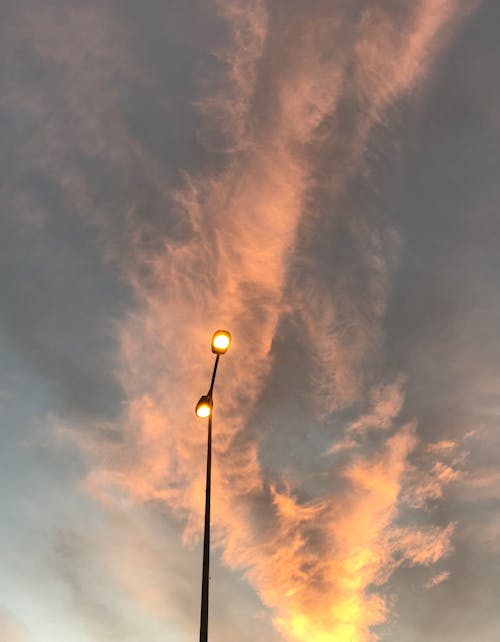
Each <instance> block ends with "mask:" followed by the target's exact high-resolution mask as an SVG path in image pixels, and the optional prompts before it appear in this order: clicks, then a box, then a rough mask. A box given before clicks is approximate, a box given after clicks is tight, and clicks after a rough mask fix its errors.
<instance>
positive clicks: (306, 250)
mask: <svg viewBox="0 0 500 642" xmlns="http://www.w3.org/2000/svg"><path fill="white" fill-rule="evenodd" d="M207 11H211V12H213V14H214V15H215V16H216V22H217V28H218V29H219V30H220V31H221V33H222V35H219V39H218V41H217V45H214V44H213V40H215V39H212V38H211V37H207V41H206V42H204V43H203V45H204V46H205V47H206V49H207V51H208V52H210V53H211V55H212V56H213V59H211V65H209V66H207V67H205V68H204V67H203V66H202V67H201V71H198V74H197V76H196V83H195V84H196V95H195V96H194V97H192V104H193V105H195V107H196V109H197V114H198V115H199V118H200V120H199V121H196V119H195V116H193V121H194V122H196V125H197V127H198V131H199V140H198V143H199V146H200V148H202V149H203V150H204V153H205V154H207V155H208V156H207V157H208V158H209V159H210V161H211V162H206V164H205V165H203V167H202V168H201V169H199V168H196V169H193V168H192V167H190V166H189V164H187V165H188V166H186V167H179V168H177V172H176V173H175V175H174V174H173V173H172V172H170V171H169V169H168V168H167V167H166V165H167V163H166V162H164V160H163V162H162V159H158V158H157V157H156V156H155V155H154V154H153V153H152V152H151V149H150V148H149V147H148V146H147V145H146V144H145V143H144V141H142V140H140V139H138V138H136V137H134V135H133V134H132V133H131V130H130V127H129V124H128V122H127V119H126V116H125V115H124V105H123V96H122V95H121V93H120V92H121V90H123V89H124V88H126V87H127V86H128V85H129V84H133V83H138V82H140V81H142V82H148V77H147V74H146V72H145V70H144V68H143V67H141V66H140V65H138V64H137V62H136V61H133V60H132V56H131V55H130V53H129V52H128V49H127V45H128V43H129V38H130V33H129V32H128V31H127V29H126V28H125V27H123V29H120V27H119V26H117V23H115V20H114V19H113V16H111V15H110V14H108V12H107V11H106V10H105V9H104V8H102V7H100V6H97V5H94V4H89V5H86V6H85V7H83V8H82V7H79V8H77V7H71V8H67V9H64V11H63V12H62V14H60V15H59V19H58V21H55V20H54V19H53V18H54V13H53V10H51V9H50V8H42V9H39V10H38V11H37V12H34V13H29V12H28V13H22V12H21V13H20V17H19V20H18V21H17V22H16V23H15V24H16V29H15V30H14V31H15V33H16V34H17V35H18V36H19V37H21V38H24V39H25V40H26V41H27V42H29V43H30V46H31V47H32V48H33V50H34V51H35V53H36V57H37V59H39V60H40V61H42V62H43V64H45V65H47V66H48V67H49V68H50V69H51V71H49V76H50V79H51V80H52V82H54V83H55V91H54V92H53V94H52V93H49V92H47V91H46V89H45V88H42V87H36V86H35V88H33V87H32V86H30V87H29V90H25V88H24V87H22V88H19V87H18V86H17V85H16V84H15V83H14V86H12V87H10V92H9V96H8V100H10V101H11V104H12V105H14V106H16V105H17V106H19V108H21V109H23V110H25V111H26V112H28V113H35V114H36V117H37V118H38V119H39V120H40V121H42V122H43V126H42V127H40V130H39V131H38V132H37V134H36V135H35V136H34V137H33V139H31V140H30V141H29V144H28V145H27V146H26V150H25V155H26V157H29V163H30V165H31V167H32V168H35V169H36V170H37V171H43V172H46V173H47V175H49V176H50V178H51V179H52V180H53V181H54V182H55V183H56V184H57V186H58V188H59V189H60V190H61V192H62V194H63V195H64V199H67V201H68V202H69V203H70V204H71V206H72V207H73V208H74V210H75V211H76V212H78V214H79V216H80V217H81V218H82V219H83V220H84V221H85V223H86V224H89V225H91V226H93V228H94V229H96V230H97V231H98V235H99V243H100V247H101V248H102V252H103V254H104V256H105V257H106V259H107V260H108V261H111V262H112V263H115V264H117V265H118V266H119V268H120V269H121V272H122V275H123V278H124V280H125V281H126V283H127V284H128V286H129V287H130V289H131V292H132V295H133V297H134V304H133V307H132V308H131V309H130V311H129V313H128V315H127V316H125V317H124V318H123V319H122V320H121V321H120V322H119V324H118V327H117V332H118V336H119V363H118V365H117V368H116V377H117V378H118V380H119V382H120V384H121V387H122V389H123V391H124V395H125V398H126V400H127V401H126V404H125V405H124V410H123V415H122V416H121V417H120V418H119V420H116V421H109V422H102V423H100V424H99V423H96V425H94V426H93V427H92V431H88V432H87V431H84V430H82V431H80V432H78V431H76V432H75V430H74V428H72V429H71V435H72V437H73V439H75V440H76V441H77V442H78V443H80V445H81V446H82V447H83V448H84V449H85V450H86V451H87V452H88V454H89V461H90V462H91V467H92V470H91V471H90V473H89V475H88V477H87V479H86V488H87V489H88V491H89V492H90V493H91V494H93V495H95V496H96V497H98V498H99V499H101V500H102V501H104V502H108V503H109V504H110V505H112V504H114V502H115V501H118V500H117V497H118V498H119V497H121V493H122V492H124V491H125V492H126V493H127V494H129V495H130V496H132V497H133V498H134V499H135V500H137V501H142V502H149V501H155V500H156V501H160V502H165V503H167V504H168V506H169V507H170V508H171V509H173V510H174V512H175V513H176V515H178V516H179V517H181V518H182V519H183V520H184V523H185V529H184V540H185V542H186V544H190V543H192V542H193V541H195V540H196V538H198V537H199V534H200V529H201V515H202V510H203V499H204V494H203V490H204V489H203V475H202V470H201V463H200V462H203V453H204V446H205V443H204V441H205V437H204V433H203V431H200V430H199V428H198V427H197V426H196V425H195V423H194V421H195V420H194V418H193V412H192V406H193V401H195V399H193V394H197V392H198V391H203V390H204V388H205V387H206V383H207V380H208V375H209V364H207V363H206V343H207V338H208V337H207V332H208V333H209V332H210V330H211V329H212V328H216V327H228V328H229V329H230V330H231V332H232V333H233V336H234V346H233V347H232V348H231V352H230V353H228V355H227V357H225V358H224V363H223V369H221V373H220V387H219V388H218V389H217V413H218V417H220V420H219V421H218V423H217V437H216V443H215V449H216V455H217V458H216V465H215V469H214V512H213V518H214V526H215V537H216V542H217V545H218V547H219V549H220V551H221V555H222V558H223V560H224V562H225V563H226V564H227V565H228V566H229V567H230V568H232V569H235V570H239V571H244V572H245V575H246V577H247V579H248V581H249V582H250V583H251V585H252V586H253V587H254V588H255V590H256V591H257V592H258V594H259V596H260V598H261V600H262V602H263V604H264V605H265V606H266V607H268V608H269V609H270V610H271V612H272V614H273V622H274V625H275V627H276V629H277V631H278V632H279V633H280V635H282V636H283V638H284V639H285V640H290V641H297V642H298V641H303V640H307V641H308V642H326V641H327V640H333V639H335V640H337V641H338V642H342V641H344V640H345V642H352V641H353V640H356V641H357V642H367V641H369V640H374V639H376V636H375V633H374V632H373V627H374V626H376V625H379V624H381V623H383V622H384V621H385V620H386V618H387V617H388V615H389V606H388V601H387V600H386V599H385V597H384V594H383V588H382V587H383V586H384V584H385V583H386V581H387V579H388V578H389V576H390V574H391V573H392V572H393V571H394V570H396V569H397V568H398V567H401V566H403V565H407V566H416V565H423V566H428V565H431V564H433V563H435V562H437V561H439V560H440V559H441V558H442V557H444V556H446V555H447V554H448V553H449V552H450V551H451V550H452V541H451V540H452V535H453V532H454V528H455V527H454V525H453V524H445V525H444V526H437V525H435V526H434V525H432V526H430V527H428V526H427V527H423V526H419V525H415V524H414V523H413V522H411V521H408V523H407V524H405V525H404V526H401V524H399V523H398V520H399V519H402V514H403V512H404V511H403V509H404V504H405V497H406V498H407V497H408V494H407V493H408V486H409V485H410V482H409V481H408V480H409V479H410V476H411V473H412V472H413V474H414V477H415V479H414V480H413V482H414V485H415V487H418V490H417V491H415V493H414V495H415V496H417V495H418V497H420V499H419V500H418V501H416V502H415V501H414V502H413V507H415V506H417V507H422V506H424V505H425V502H426V501H427V499H428V498H433V499H437V498H439V497H441V489H442V488H443V486H444V485H445V484H448V483H450V482H451V481H452V480H454V479H456V478H457V475H458V473H457V472H456V471H455V469H454V468H453V467H452V466H451V465H449V464H445V463H442V462H437V463H435V464H434V466H433V468H432V480H433V485H432V487H430V486H427V487H425V485H424V486H422V485H420V486H419V485H418V484H419V483H420V484H422V479H421V471H420V470H417V469H416V468H415V467H413V468H412V465H411V463H410V462H409V459H410V457H411V456H412V454H413V453H414V452H415V451H416V449H417V447H418V438H417V436H416V430H415V424H414V423H411V422H409V423H408V422H406V423H405V422H404V421H402V420H400V419H399V417H400V414H401V412H402V409H403V406H404V402H405V391H404V388H405V378H404V376H398V377H396V379H394V377H393V376H392V377H389V378H387V379H386V378H381V377H380V376H378V375H377V363H378V362H379V361H380V359H381V355H382V353H383V327H382V325H383V319H384V315H385V313H386V307H387V298H388V293H389V289H390V283H391V275H392V272H393V270H394V266H395V265H396V262H397V257H398V254H399V251H400V246H401V239H400V237H399V234H398V231H397V229H396V228H395V226H394V225H391V224H389V223H387V222H381V221H373V220H372V219H370V217H369V216H367V215H366V214H365V213H363V212H362V211H361V208H360V210H359V211H354V212H349V213H348V215H346V213H345V212H342V211H341V203H342V200H341V197H342V195H343V193H344V191H345V190H346V189H347V188H348V185H349V181H351V180H354V178H356V177H359V175H360V174H362V172H363V171H364V168H365V163H366V159H365V154H366V151H367V149H368V148H369V144H370V137H371V135H372V133H373V131H374V129H376V128H378V127H380V126H383V125H384V124H385V123H386V112H387V110H389V109H392V108H394V106H395V104H396V103H397V102H398V101H400V100H403V99H407V97H408V95H409V94H410V93H411V92H412V91H415V90H416V88H417V87H418V83H420V82H422V81H423V79H424V78H425V75H426V73H427V72H428V69H429V65H430V63H431V62H432V60H433V56H434V55H435V54H436V51H437V50H438V49H439V47H438V43H439V42H443V39H444V36H445V35H446V33H448V30H449V29H451V28H452V26H453V24H454V23H455V21H456V20H458V19H459V17H460V16H461V15H462V10H461V9H459V6H458V3H457V2H452V1H443V2H438V3H436V2H430V1H427V0H425V1H424V0H422V1H421V2H418V3H414V4H413V5H411V6H409V5H403V4H401V3H400V4H396V5H395V4H394V3H389V2H385V1H382V0H381V1H380V2H377V3H375V5H374V6H371V7H370V8H368V9H367V8H366V7H365V6H364V3H351V4H350V5H349V6H347V5H344V4H342V3H338V4H337V5H336V6H335V10H332V5H331V3H324V2H314V3H312V4H309V5H308V7H307V10H305V9H304V7H303V6H302V5H300V4H298V3H274V4H269V3H267V2H264V1H259V0H256V1H255V2H252V3H250V4H248V3H246V4H241V3H230V2H215V3H213V4H210V6H209V8H208V9H207ZM118 24H119V23H118ZM54 112H55V113H57V118H52V114H53V113H54ZM325 159H326V161H327V162H326V163H325ZM320 161H321V162H320ZM25 162H28V161H27V160H26V159H25ZM94 164H95V167H97V168H98V170H96V169H94V170H90V169H89V168H90V167H91V166H94ZM146 195H147V196H146ZM315 198H316V199H317V202H319V201H321V207H320V208H319V212H318V213H317V212H314V206H313V204H314V202H315V200H314V199H315ZM41 218H42V219H43V216H42V217H41ZM37 220H38V218H37ZM325 225H328V226H331V227H329V231H330V232H331V238H332V239H333V241H332V242H333V248H331V247H330V245H331V242H330V241H328V252H330V250H332V253H333V254H335V253H337V255H336V256H335V258H334V259H331V258H329V257H328V258H327V260H324V264H325V265H323V259H324V258H325V257H324V256H320V258H319V259H318V256H317V255H316V254H315V252H313V251H312V246H313V245H314V242H315V240H316V239H317V238H318V236H321V230H322V228H323V226H325ZM329 238H330V236H329ZM344 241H347V242H346V244H345V246H346V247H348V248H349V252H347V253H344V254H343V253H342V252H343V247H344ZM297 266H299V267H300V269H297ZM284 320H289V321H290V320H291V322H292V324H294V327H295V328H296V331H297V334H301V335H302V336H303V337H304V338H303V340H304V343H306V344H307V345H309V346H310V353H309V355H308V359H309V361H308V363H307V364H305V366H304V367H306V366H307V367H308V368H310V372H309V373H308V374H309V379H310V381H311V382H312V384H311V392H310V397H311V398H312V399H313V402H312V403H313V406H314V410H315V413H316V415H317V416H318V417H320V418H321V419H322V421H324V422H325V423H327V422H328V421H329V420H330V418H331V417H332V414H333V413H334V412H335V411H339V410H345V409H349V408H353V407H354V406H355V405H356V404H358V405H359V404H365V405H366V406H367V407H368V411H367V412H363V413H361V414H359V416H358V419H355V420H352V421H346V422H345V426H344V430H343V435H344V437H345V440H347V441H345V440H344V441H340V442H338V443H340V444H344V445H345V444H347V446H348V447H346V448H338V447H336V446H335V445H334V446H333V448H332V449H331V451H330V454H331V455H334V456H335V455H336V454H342V457H343V459H342V461H341V462H340V464H338V465H337V461H336V460H335V459H334V460H333V463H332V464H331V465H328V470H327V474H326V479H325V481H324V483H322V484H321V486H320V488H318V489H317V490H316V492H315V494H312V493H311V492H310V491H308V490H306V489H304V488H301V487H300V486H299V487H294V486H293V484H292V483H291V482H289V481H288V480H287V479H286V478H285V479H283V478H282V477H281V476H277V475H275V474H274V473H273V472H270V471H268V470H266V469H265V467H264V466H263V465H262V461H261V455H262V452H261V448H262V441H261V435H260V433H259V431H258V430H255V429H252V427H251V426H250V420H249V417H250V416H251V413H252V411H253V410H254V409H255V407H256V405H257V404H258V402H259V398H260V395H261V394H262V392H263V389H264V387H265V385H266V382H267V380H268V378H269V376H270V374H271V370H272V365H273V364H272V357H273V341H274V340H275V339H276V337H277V335H278V334H279V332H280V327H281V326H280V324H281V323H283V321H284ZM219 407H220V411H219ZM286 429H287V426H282V427H281V428H280V430H282V431H284V432H286ZM61 431H64V429H61ZM67 432H68V431H67ZM353 439H355V441H354V442H353V441H352V440H353ZM349 440H351V441H349ZM443 443H444V442H441V446H440V449H439V450H447V448H445V447H444V446H443V445H442V444H443ZM352 444H355V445H358V446H360V448H359V449H356V448H351V447H350V446H351V445H352ZM340 451H343V452H342V453H341V452H340ZM339 461H340V460H339ZM309 465H310V466H311V467H312V468H314V466H315V462H310V463H309ZM405 493H406V495H405ZM406 503H407V504H411V502H406ZM121 573H122V574H123V575H122V579H123V576H127V577H126V582H125V584H127V583H130V582H132V583H133V580H131V578H130V576H129V575H127V573H124V571H123V569H121ZM373 587H375V589H373ZM128 590H129V591H130V592H132V593H133V588H132V589H131V588H130V587H129V589H128ZM138 593H141V592H140V591H138Z"/></svg>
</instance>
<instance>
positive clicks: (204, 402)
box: [196, 395, 212, 417]
mask: <svg viewBox="0 0 500 642" xmlns="http://www.w3.org/2000/svg"><path fill="white" fill-rule="evenodd" d="M196 414H197V416H198V417H210V415H211V414H212V399H211V398H210V397H209V396H208V395H203V397H200V400H199V401H198V403H197V404H196Z"/></svg>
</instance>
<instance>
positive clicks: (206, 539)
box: [200, 354, 220, 642]
mask: <svg viewBox="0 0 500 642" xmlns="http://www.w3.org/2000/svg"><path fill="white" fill-rule="evenodd" d="M219 357H220V355H219V354H218V355H217V357H216V358H215V364H214V369H213V372H212V380H211V382H210V389H209V391H208V394H209V396H210V398H212V393H213V389H214V383H215V375H216V374H217V366H218V365H219ZM212 413H213V401H212V412H211V413H210V415H209V417H208V440H207V482H206V486H205V530H204V534H203V573H202V580H201V613H200V642H207V639H208V583H209V579H210V578H209V573H210V495H211V486H212Z"/></svg>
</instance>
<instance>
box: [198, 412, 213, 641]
mask: <svg viewBox="0 0 500 642" xmlns="http://www.w3.org/2000/svg"><path fill="white" fill-rule="evenodd" d="M211 473H212V415H210V416H209V418H208V443H207V484H206V488H205V532H204V535H203V576H202V581H201V615H200V642H207V638H208V581H209V572H210V490H211Z"/></svg>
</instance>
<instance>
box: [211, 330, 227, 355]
mask: <svg viewBox="0 0 500 642" xmlns="http://www.w3.org/2000/svg"><path fill="white" fill-rule="evenodd" d="M230 343H231V335H230V333H229V332H228V331H227V330H217V331H216V332H214V336H213V337H212V352H214V353H215V354H224V352H226V350H227V349H228V348H229V344H230Z"/></svg>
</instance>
